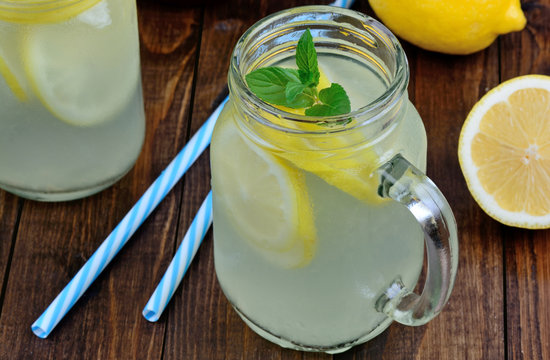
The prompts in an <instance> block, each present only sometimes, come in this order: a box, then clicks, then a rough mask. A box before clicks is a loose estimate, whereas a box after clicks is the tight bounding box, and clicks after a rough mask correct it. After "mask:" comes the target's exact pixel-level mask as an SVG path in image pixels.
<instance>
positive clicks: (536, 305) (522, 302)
mask: <svg viewBox="0 0 550 360" xmlns="http://www.w3.org/2000/svg"><path fill="white" fill-rule="evenodd" d="M522 8H523V9H524V12H525V15H526V17H527V27H526V29H525V30H524V31H522V32H521V33H516V34H512V35H509V36H506V37H504V38H503V39H502V43H501V44H502V45H501V77H502V80H503V81H504V80H508V79H510V78H513V77H516V76H519V75H526V74H544V75H550V1H548V0H537V1H525V2H522ZM502 236H503V238H504V239H505V254H506V288H507V292H506V312H507V314H508V319H507V320H508V321H507V329H508V336H507V343H508V349H507V350H508V359H534V360H536V359H549V358H550V245H549V244H550V231H548V230H545V231H540V230H539V231H529V230H521V229H513V228H508V227H504V226H503V228H502Z"/></svg>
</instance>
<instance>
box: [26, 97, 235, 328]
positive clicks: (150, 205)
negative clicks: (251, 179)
mask: <svg viewBox="0 0 550 360" xmlns="http://www.w3.org/2000/svg"><path fill="white" fill-rule="evenodd" d="M226 102H227V99H225V100H224V101H223V102H222V103H221V104H220V106H218V108H217V109H216V111H214V113H212V115H210V117H209V118H208V120H206V122H205V123H204V124H203V125H202V126H201V128H200V129H199V130H198V131H197V133H196V134H195V135H194V136H193V137H192V138H191V140H189V142H188V143H187V144H186V145H185V147H184V148H183V149H182V150H181V151H180V152H179V154H178V155H176V157H175V158H174V160H172V162H171V163H170V164H169V165H168V167H167V168H166V169H165V170H164V171H163V172H162V173H161V174H160V176H159V177H158V178H157V179H156V180H155V182H154V183H153V184H151V186H150V187H149V188H148V189H147V191H146V192H145V193H144V194H143V196H142V197H141V198H140V199H139V200H138V202H137V203H136V204H135V205H134V206H133V207H132V209H131V210H130V211H129V212H128V214H126V216H125V217H124V219H122V221H121V222H120V223H119V224H118V225H117V227H116V228H115V229H114V230H113V231H112V232H111V234H109V236H108V237H107V238H106V239H105V241H103V243H102V244H101V245H100V246H99V248H98V249H97V250H96V251H95V252H94V253H93V255H92V256H91V257H90V259H88V261H87V262H86V263H85V264H84V266H83V267H82V268H81V269H80V270H79V271H78V273H77V274H76V276H75V277H74V278H73V279H72V280H71V281H70V282H69V284H67V286H65V288H64V289H63V290H62V291H61V293H59V295H58V296H57V297H56V298H55V300H54V301H53V302H52V303H51V304H50V306H48V308H47V309H46V311H44V313H43V314H42V315H41V316H40V317H39V318H38V320H36V321H35V322H34V324H32V326H31V329H32V331H33V332H34V333H35V334H36V335H37V336H38V337H41V338H45V337H47V336H48V335H49V334H50V332H51V331H52V330H53V328H54V327H55V326H56V325H57V324H58V323H59V321H61V319H62V318H63V317H64V316H65V314H66V313H67V312H68V311H69V310H70V309H71V308H72V307H73V305H74V304H75V303H76V301H77V300H78V299H79V298H80V297H81V296H82V294H84V292H85V291H86V290H87V289H88V287H89V286H90V285H91V284H92V282H93V281H94V280H95V279H96V278H97V276H98V275H99V274H100V273H101V272H102V271H103V269H105V267H106V266H107V265H108V264H109V262H110V261H111V260H112V259H113V258H114V257H115V255H116V254H117V253H118V252H119V251H120V249H121V248H122V247H123V246H124V245H125V244H126V242H127V241H128V239H129V238H130V237H131V236H132V235H133V234H134V232H135V231H136V230H137V228H138V227H139V226H140V225H141V224H142V223H143V221H144V220H145V219H146V218H147V217H148V216H149V214H151V212H152V211H153V210H154V209H155V208H156V207H157V205H158V204H159V203H160V201H161V200H162V199H164V197H165V196H166V194H168V192H169V191H170V190H171V189H172V188H173V187H174V185H175V184H176V183H177V182H178V181H179V179H180V178H181V177H182V176H183V174H185V172H186V171H187V169H189V167H190V166H191V165H192V164H193V163H194V162H195V160H196V159H197V158H198V157H199V156H200V154H201V153H202V152H203V151H204V149H205V148H206V147H207V146H208V144H210V138H211V136H212V130H213V128H214V125H215V123H216V120H217V119H218V116H219V114H220V112H221V110H222V109H223V107H224V105H225V103H226Z"/></svg>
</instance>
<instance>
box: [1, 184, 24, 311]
mask: <svg viewBox="0 0 550 360" xmlns="http://www.w3.org/2000/svg"><path fill="white" fill-rule="evenodd" d="M20 204H22V202H21V201H20V200H19V199H18V198H17V197H16V196H14V195H11V194H8V193H7V192H5V191H2V190H0V318H1V317H2V304H3V301H4V291H5V288H6V285H7V284H6V281H7V278H8V274H9V265H10V259H11V250H12V244H13V240H14V235H15V232H16V231H17V227H16V226H17V214H18V210H19V206H18V205H20Z"/></svg>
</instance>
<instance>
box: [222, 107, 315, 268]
mask: <svg viewBox="0 0 550 360" xmlns="http://www.w3.org/2000/svg"><path fill="white" fill-rule="evenodd" d="M227 111H232V110H227ZM232 117H233V114H230V115H229V116H228V117H227V118H228V119H227V120H226V121H225V122H222V123H219V124H218V125H217V126H218V128H217V129H216V132H215V136H216V137H217V138H216V139H215V140H214V141H215V142H216V145H217V147H216V148H217V149H221V150H217V151H213V152H212V154H211V155H212V166H213V168H215V169H216V171H217V172H218V174H219V175H218V176H216V177H214V178H213V189H214V190H215V193H216V194H217V199H216V201H217V202H218V203H219V204H222V206H223V208H224V209H225V212H227V216H228V217H229V218H230V219H231V221H232V222H233V225H234V227H235V229H236V230H237V232H238V233H239V234H240V235H241V237H242V238H244V239H246V240H247V241H248V243H249V244H251V245H252V246H253V248H254V249H256V250H257V251H259V252H260V253H261V254H262V255H264V256H265V258H266V259H267V260H269V261H270V262H272V263H274V264H275V265H277V266H280V267H283V268H296V267H302V266H305V265H307V264H308V263H309V262H310V261H311V259H312V258H313V255H314V253H315V247H316V233H315V225H314V220H313V213H312V209H311V205H310V203H309V199H308V196H307V192H306V188H305V179H304V175H303V173H301V172H300V171H299V170H297V169H295V168H293V167H291V166H290V165H289V164H287V163H286V162H285V161H284V160H281V159H278V158H277V157H275V156H273V155H272V154H270V153H269V152H268V151H267V150H265V149H262V148H260V147H259V146H257V145H255V144H253V143H252V142H251V141H250V140H248V139H246V138H245V137H244V135H242V134H241V133H239V131H238V129H237V127H236V125H235V123H234V122H233V120H232Z"/></svg>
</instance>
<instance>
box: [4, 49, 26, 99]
mask: <svg viewBox="0 0 550 360" xmlns="http://www.w3.org/2000/svg"><path fill="white" fill-rule="evenodd" d="M0 76H2V77H3V78H4V80H5V81H6V83H7V84H8V87H9V88H10V90H11V92H12V93H13V94H14V95H15V97H16V98H17V99H18V100H19V101H26V100H27V99H28V97H27V93H26V92H25V90H23V87H22V86H21V84H20V83H19V81H18V80H17V77H16V76H15V75H14V74H13V72H12V71H11V70H10V68H9V67H8V64H6V61H5V60H4V59H2V57H0Z"/></svg>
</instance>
